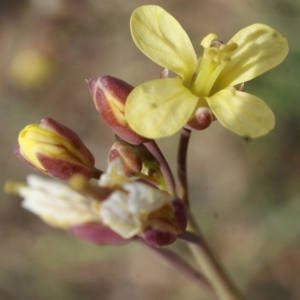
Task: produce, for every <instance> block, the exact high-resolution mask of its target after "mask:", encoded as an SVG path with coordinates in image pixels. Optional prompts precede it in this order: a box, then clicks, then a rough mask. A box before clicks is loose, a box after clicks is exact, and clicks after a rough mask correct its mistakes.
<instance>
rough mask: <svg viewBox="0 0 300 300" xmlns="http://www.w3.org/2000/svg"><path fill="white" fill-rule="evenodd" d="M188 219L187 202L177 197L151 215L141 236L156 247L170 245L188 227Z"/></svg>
mask: <svg viewBox="0 0 300 300" xmlns="http://www.w3.org/2000/svg"><path fill="white" fill-rule="evenodd" d="M187 221H188V216H187V209H186V206H185V204H184V203H183V201H182V200H181V199H179V198H175V199H173V200H171V201H170V202H169V203H168V204H167V205H165V206H164V207H162V208H161V209H160V210H158V211H156V212H153V213H152V215H150V216H149V218H148V220H147V225H146V229H145V230H144V232H143V233H142V235H141V237H142V239H143V240H144V241H145V242H146V243H148V244H150V245H151V246H154V247H161V246H167V245H170V244H172V243H174V242H175V241H176V239H177V235H178V234H179V233H182V232H183V231H184V230H185V229H186V226H187Z"/></svg>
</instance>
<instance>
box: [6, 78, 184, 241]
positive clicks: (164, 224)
mask: <svg viewBox="0 0 300 300" xmlns="http://www.w3.org/2000/svg"><path fill="white" fill-rule="evenodd" d="M88 85H89V88H90V91H91V95H92V98H93V101H94V104H95V106H96V108H97V110H98V111H99V113H100V115H101V116H102V118H103V120H104V121H105V122H106V123H107V125H108V126H109V127H110V128H111V129H112V131H113V132H114V133H115V134H116V137H117V140H116V142H115V143H114V144H113V146H112V147H111V149H110V151H109V154H108V164H109V165H108V168H107V171H106V172H103V171H100V170H98V169H96V168H95V159H94V156H93V155H92V153H91V152H90V151H89V150H88V149H87V147H86V146H85V145H84V143H83V142H82V141H81V139H80V138H79V136H78V135H77V134H76V133H74V132H73V131H72V130H71V129H69V128H67V127H66V126H64V125H62V124H60V123H58V122H57V121H55V120H53V119H51V118H44V119H42V120H41V122H40V123H39V124H32V125H28V126H27V127H25V128H24V129H23V130H22V131H21V132H20V134H19V140H18V141H19V145H18V146H17V147H15V153H16V154H17V156H18V157H19V158H20V159H22V160H23V161H24V162H25V163H26V164H28V165H29V166H30V167H32V168H34V169H35V170H37V171H39V172H41V173H43V174H46V175H49V176H51V177H55V178H57V179H60V180H63V181H67V182H69V184H67V183H62V182H57V181H53V180H49V179H43V178H42V177H37V176H29V177H28V182H27V185H21V186H20V187H18V188H16V189H15V190H16V192H17V193H19V194H20V195H21V196H22V197H24V201H23V203H22V206H23V207H24V208H26V209H28V210H30V211H31V212H33V213H35V214H37V215H38V216H39V217H40V218H41V219H43V220H44V221H45V222H47V223H48V224H49V225H51V226H54V227H60V228H64V229H67V230H68V231H69V232H70V233H71V234H72V235H74V236H76V237H77V238H80V239H84V240H87V241H90V242H92V243H96V244H101V245H103V244H123V243H125V242H126V241H128V240H131V239H132V238H134V237H135V236H139V237H141V238H142V239H144V240H145V241H146V242H147V243H149V244H151V245H153V246H165V245H169V244H171V243H173V242H174V241H175V240H176V239H177V235H178V234H179V233H182V232H183V231H184V230H185V228H186V226H187V211H186V207H185V204H184V203H183V201H182V200H181V199H179V198H177V197H176V196H174V195H171V194H169V193H168V192H167V189H166V181H165V178H164V176H163V173H162V171H161V165H160V163H159V162H158V161H157V160H156V158H155V157H154V156H153V155H152V153H150V151H149V150H148V149H147V147H145V145H144V144H143V143H146V142H149V140H148V139H145V138H144V137H142V136H140V135H138V134H137V133H135V132H134V131H133V130H132V129H131V128H130V127H129V126H128V124H127V122H126V120H125V117H124V110H125V104H126V99H127V97H128V95H129V94H130V92H131V91H132V89H133V87H132V86H130V85H129V84H127V83H125V82H124V81H122V80H119V79H116V78H114V77H110V76H103V77H100V78H94V79H91V80H89V81H88ZM92 178H95V179H99V178H100V179H99V181H98V183H97V184H96V185H95V184H93V183H90V182H89V181H90V179H92ZM11 191H12V189H11Z"/></svg>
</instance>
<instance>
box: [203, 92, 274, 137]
mask: <svg viewBox="0 0 300 300" xmlns="http://www.w3.org/2000/svg"><path fill="white" fill-rule="evenodd" d="M206 100H207V102H208V104H209V107H210V108H211V110H212V112H213V113H214V115H215V116H216V118H217V119H218V120H219V122H220V123H221V124H222V125H223V126H224V127H226V128H227V129H229V130H231V131H233V132H235V133H236V134H238V135H240V136H244V137H250V138H257V137H260V136H263V135H265V134H267V133H268V132H269V131H270V130H272V129H273V128H274V126H275V118H274V114H273V112H272V111H271V110H270V108H269V107H268V106H267V105H266V104H265V102H263V101H262V100H261V99H259V98H257V97H255V96H253V95H251V94H248V93H245V92H240V91H237V90H235V89H234V88H233V87H228V88H226V89H224V90H221V91H220V92H218V93H216V94H214V95H213V96H212V97H208V98H206Z"/></svg>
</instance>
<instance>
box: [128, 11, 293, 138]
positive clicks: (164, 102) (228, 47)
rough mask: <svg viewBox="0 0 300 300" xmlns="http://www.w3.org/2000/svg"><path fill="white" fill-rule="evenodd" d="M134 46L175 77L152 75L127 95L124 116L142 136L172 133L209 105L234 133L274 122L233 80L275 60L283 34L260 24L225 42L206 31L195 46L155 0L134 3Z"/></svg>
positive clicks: (261, 130) (284, 49)
mask: <svg viewBox="0 0 300 300" xmlns="http://www.w3.org/2000/svg"><path fill="white" fill-rule="evenodd" d="M130 25H131V33H132V37H133V40H134V42H135V43H136V45H137V47H138V48H139V49H140V50H141V51H142V52H143V53H144V54H145V55H146V56H148V57H149V58H150V59H152V60H153V61H154V62H155V63H157V64H158V65H160V66H162V67H164V68H167V69H169V70H171V71H173V72H174V73H176V74H177V75H178V77H177V78H164V79H157V80H152V81H149V82H146V83H143V84H141V85H140V86H138V87H136V88H135V89H134V90H133V91H132V92H131V94H130V95H129V97H128V98H127V102H126V108H125V117H126V120H127V122H128V123H129V125H130V126H131V128H132V129H133V130H134V131H135V132H137V133H139V134H141V135H143V136H145V137H148V138H162V137H167V136H170V135H173V134H174V133H176V132H177V131H178V130H180V129H181V128H182V127H183V126H184V125H185V124H186V123H188V122H191V121H193V118H194V119H195V118H196V119H197V113H199V112H201V110H203V108H209V109H210V110H211V112H212V113H213V116H214V117H216V118H217V119H218V120H219V122H220V123H221V124H222V125H223V126H224V127H226V128H228V129H229V130H231V131H233V132H235V133H236V134H238V135H240V136H247V137H250V138H256V137H260V136H262V135H264V134H266V133H268V132H269V131H270V130H272V129H273V128H274V125H275V118H274V115H273V113H272V111H271V110H270V109H269V107H268V106H267V105H266V104H265V103H264V102H263V101H262V100H261V99H259V98H257V97H255V96H253V95H251V94H248V93H245V92H242V91H240V90H238V89H236V88H235V87H234V86H236V85H238V84H242V83H244V82H246V81H249V80H251V79H253V78H255V77H257V76H259V75H261V74H262V73H264V72H266V71H268V70H270V69H271V68H274V67H275V66H277V65H278V64H280V63H281V62H282V61H283V60H284V58H285V57H286V55H287V53H288V45H287V41H286V39H285V38H283V37H282V36H281V34H280V33H279V32H277V31H275V30H274V29H272V28H270V27H269V26H267V25H263V24H254V25H251V26H248V27H246V28H244V29H242V30H241V31H239V32H238V33H237V34H236V35H234V36H233V37H232V39H231V40H230V41H229V42H228V43H227V44H225V45H223V44H222V43H221V42H219V41H217V40H216V38H217V36H216V35H215V34H209V35H208V36H206V37H205V38H204V39H203V40H202V43H201V45H202V46H203V47H204V53H203V55H202V58H200V59H199V60H197V57H196V54H195V51H194V49H193V46H192V44H191V41H190V40H189V38H188V36H187V34H186V32H185V31H184V30H183V28H182V27H181V25H180V24H179V23H178V22H177V21H176V20H175V19H174V18H173V17H172V16H171V15H170V14H168V13H167V12H166V11H165V10H163V9H162V8H161V7H159V6H154V5H149V6H142V7H139V8H137V9H136V10H135V11H134V12H133V15H132V17H131V23H130Z"/></svg>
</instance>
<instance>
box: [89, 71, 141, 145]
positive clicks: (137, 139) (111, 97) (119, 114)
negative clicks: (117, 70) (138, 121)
mask: <svg viewBox="0 0 300 300" xmlns="http://www.w3.org/2000/svg"><path fill="white" fill-rule="evenodd" d="M88 85H89V88H90V92H91V95H92V99H93V101H94V104H95V106H96V109H97V110H98V111H99V113H100V115H101V117H102V118H103V120H104V121H105V122H106V124H107V125H108V126H109V127H110V128H111V129H112V131H113V132H114V133H115V134H117V135H118V136H120V137H121V138H122V139H123V140H124V141H126V142H128V143H130V144H133V145H138V144H141V143H142V142H143V141H144V140H145V138H144V137H142V136H140V135H138V134H137V133H135V132H134V131H133V130H132V129H131V128H130V127H129V125H128V123H127V122H126V120H125V116H124V110H125V103H126V99H127V97H128V95H129V94H130V93H131V91H132V90H133V86H131V85H129V84H128V83H126V82H125V81H122V80H120V79H117V78H114V77H111V76H102V77H99V78H92V79H91V80H89V81H88Z"/></svg>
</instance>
